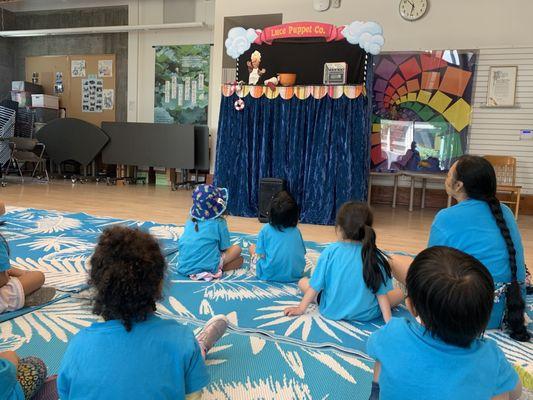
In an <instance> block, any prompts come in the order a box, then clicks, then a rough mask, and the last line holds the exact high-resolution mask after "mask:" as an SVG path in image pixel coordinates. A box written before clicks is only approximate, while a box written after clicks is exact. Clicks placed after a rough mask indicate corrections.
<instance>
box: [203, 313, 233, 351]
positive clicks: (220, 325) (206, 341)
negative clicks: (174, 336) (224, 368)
mask: <svg viewBox="0 0 533 400" xmlns="http://www.w3.org/2000/svg"><path fill="white" fill-rule="evenodd" d="M228 323H229V322H228V319H227V318H226V316H225V315H215V316H214V317H213V318H211V319H210V320H209V321H207V323H206V324H205V327H204V329H202V331H201V332H200V333H199V334H198V336H196V340H198V343H199V344H200V348H201V349H202V354H203V356H204V357H205V355H206V354H207V352H208V351H209V350H211V348H212V347H213V346H214V344H215V343H216V342H217V340H219V339H220V338H221V337H222V335H224V333H225V332H226V329H227V328H228Z"/></svg>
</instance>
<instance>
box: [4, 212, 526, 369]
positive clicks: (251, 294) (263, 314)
mask: <svg viewBox="0 0 533 400" xmlns="http://www.w3.org/2000/svg"><path fill="white" fill-rule="evenodd" d="M5 220H6V225H5V226H4V227H3V228H2V232H3V233H4V234H5V235H6V237H7V238H8V240H9V244H10V248H11V250H12V253H11V258H12V263H13V265H14V266H17V267H20V268H24V269H38V270H41V271H43V272H44V273H45V274H46V277H47V282H48V283H47V284H51V285H52V286H55V287H56V288H59V289H61V290H66V291H69V292H71V293H74V292H77V291H80V290H81V289H83V288H84V287H86V280H87V268H88V265H89V258H90V256H91V254H92V251H93V249H94V246H95V244H96V241H97V238H98V235H99V234H100V233H101V231H102V230H103V229H105V228H106V227H108V226H112V225H115V224H123V225H128V226H132V227H138V228H140V229H143V230H145V231H147V232H150V233H151V234H153V235H154V236H155V237H156V238H158V240H159V241H160V243H161V247H162V248H163V251H164V252H165V253H166V254H168V257H167V260H168V263H169V271H168V277H167V281H166V284H165V296H164V300H163V301H162V302H161V303H160V305H159V306H158V310H159V313H160V314H161V315H165V316H169V317H180V318H186V319H187V320H188V321H191V322H201V321H206V320H207V319H209V318H210V317H211V316H212V315H213V314H219V313H222V314H226V315H227V316H228V318H229V319H230V321H231V322H232V326H233V327H234V329H235V330H236V331H237V332H240V333H254V334H264V335H269V336H271V337H273V338H275V339H276V340H277V342H278V343H284V344H287V345H289V344H293V345H299V346H304V347H305V348H306V349H315V350H318V349H325V348H335V349H339V350H341V351H343V352H344V353H345V354H354V355H358V356H360V357H363V358H367V356H366V354H365V345H366V340H367V337H368V336H369V335H370V334H371V333H372V332H373V331H375V330H376V329H378V328H379V326H381V325H382V324H383V321H382V320H376V321H372V322H369V323H348V322H344V321H340V322H338V321H331V320H328V319H325V318H323V317H322V316H320V314H319V313H318V311H317V310H316V306H313V305H311V306H310V308H309V309H308V312H307V313H306V314H305V315H303V316H300V317H285V316H284V315H283V309H284V308H285V307H287V306H291V305H296V304H297V303H298V302H299V300H300V297H301V295H300V294H299V293H298V290H297V287H296V285H295V284H280V283H267V282H261V281H258V280H257V279H256V277H255V274H254V271H252V270H251V269H250V264H249V252H248V248H249V245H250V244H251V243H254V242H255V240H256V236H255V235H247V234H237V233H233V234H232V235H231V241H232V243H233V244H238V245H240V246H241V247H242V249H243V257H244V259H245V264H244V266H243V268H241V269H239V270H237V271H234V272H232V273H230V274H226V275H225V276H224V277H223V279H220V280H217V281H214V282H211V283H207V282H194V281H191V280H189V279H188V278H187V277H183V276H180V275H179V274H177V272H176V259H177V253H176V252H175V251H174V250H175V249H176V248H177V241H178V238H179V236H180V234H181V233H182V231H183V228H182V227H180V226H175V225H164V224H157V223H154V222H149V221H136V220H126V221H124V220H120V219H116V218H106V217H94V216H91V215H88V214H84V213H64V212H55V211H44V210H33V209H18V210H14V211H11V212H9V213H8V214H7V215H6V217H5ZM306 247H307V255H306V260H307V265H306V268H305V273H306V274H307V275H309V274H310V273H311V271H312V269H313V268H314V266H315V265H316V262H317V260H318V257H319V256H320V253H321V251H322V250H323V249H324V248H325V247H326V244H319V243H315V242H306ZM397 253H399V254H404V253H402V252H397ZM50 307H53V305H52V306H50ZM28 311H29V310H21V312H28ZM528 314H529V316H530V320H531V319H532V318H533V300H532V297H531V296H530V297H529V298H528ZM394 315H395V316H406V315H408V314H407V311H406V310H405V309H403V308H401V307H400V308H398V309H397V310H395V311H394ZM531 327H532V325H531V324H530V328H531ZM487 337H489V338H491V339H494V340H496V341H497V342H498V344H500V346H501V347H502V349H503V350H504V351H505V353H506V355H507V356H508V357H509V358H510V359H512V360H513V362H516V363H518V364H520V365H523V366H529V367H531V365H532V364H533V363H532V361H531V360H533V345H531V344H530V343H526V344H523V343H517V342H515V341H513V340H511V339H509V338H508V337H507V336H506V335H505V334H503V333H501V332H498V331H490V332H488V333H487Z"/></svg>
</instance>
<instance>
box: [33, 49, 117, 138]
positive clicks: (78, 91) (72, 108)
mask: <svg viewBox="0 0 533 400" xmlns="http://www.w3.org/2000/svg"><path fill="white" fill-rule="evenodd" d="M77 60H84V61H85V76H72V75H73V74H72V70H71V66H72V61H77ZM104 60H107V61H110V62H111V64H112V68H111V70H110V71H107V73H106V74H105V76H99V71H98V69H99V61H104ZM34 72H37V73H39V84H41V85H42V86H43V88H44V91H45V94H50V95H56V94H55V93H54V85H55V82H56V74H57V73H58V72H61V73H62V74H63V90H64V91H63V93H62V94H58V97H59V98H60V107H64V108H66V110H67V117H69V118H78V119H81V120H84V121H87V122H90V123H92V124H94V125H96V126H98V127H100V126H101V124H102V122H104V121H107V122H115V120H116V104H115V103H116V57H115V55H114V54H81V55H69V56H40V57H26V80H27V81H30V82H31V78H32V75H33V73H34ZM109 75H110V76H109ZM84 80H89V81H91V80H93V81H98V80H102V85H101V86H99V87H101V89H102V90H106V92H108V91H109V89H111V90H113V94H114V96H113V108H112V109H104V110H102V111H101V112H87V111H84V110H83V87H82V86H83V83H84V82H83V81H84Z"/></svg>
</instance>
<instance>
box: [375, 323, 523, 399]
mask: <svg viewBox="0 0 533 400" xmlns="http://www.w3.org/2000/svg"><path fill="white" fill-rule="evenodd" d="M366 348H367V353H368V355H369V356H370V357H372V358H374V359H375V360H377V361H379V362H380V363H381V374H380V376H379V386H380V397H379V398H380V399H381V400H403V399H405V400H412V399H424V400H449V399H454V400H473V399H475V400H490V399H491V398H492V397H494V396H497V395H500V394H502V393H506V392H509V391H510V390H513V389H514V388H515V386H516V384H517V383H518V375H517V373H516V372H515V370H514V369H513V367H512V366H511V364H509V362H508V361H507V360H506V359H505V355H504V354H503V352H502V351H501V350H500V349H499V347H498V346H497V345H496V343H494V342H493V341H491V340H484V339H477V340H474V341H473V342H472V344H471V345H470V347H469V348H462V347H458V346H453V345H450V344H447V343H444V342H443V341H442V340H440V339H437V338H435V337H433V336H431V335H430V333H429V332H427V333H426V332H425V328H424V327H423V326H422V325H420V324H419V323H418V322H416V321H414V320H412V319H409V320H408V319H405V318H391V320H390V321H389V322H388V324H387V325H385V326H384V327H382V328H381V329H380V330H378V331H376V332H374V333H373V334H372V335H371V336H370V338H369V339H368V342H367V346H366Z"/></svg>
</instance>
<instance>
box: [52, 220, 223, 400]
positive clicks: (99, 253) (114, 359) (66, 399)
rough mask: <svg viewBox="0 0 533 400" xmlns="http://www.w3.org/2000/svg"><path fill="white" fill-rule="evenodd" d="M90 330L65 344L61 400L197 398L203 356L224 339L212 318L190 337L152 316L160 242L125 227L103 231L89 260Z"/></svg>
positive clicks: (159, 279)
mask: <svg viewBox="0 0 533 400" xmlns="http://www.w3.org/2000/svg"><path fill="white" fill-rule="evenodd" d="M90 263H91V272H90V280H89V284H90V286H91V287H92V288H93V289H94V290H95V298H94V306H93V313H94V314H96V315H99V316H101V317H102V318H103V320H104V322H96V323H93V324H92V325H91V326H90V327H88V328H86V329H84V330H82V331H80V332H79V333H78V334H77V335H76V336H75V337H74V338H73V339H72V340H71V341H70V343H69V345H68V348H67V351H66V353H65V355H64V357H63V360H62V362H61V367H60V371H59V376H58V380H57V385H58V392H59V397H60V398H61V399H62V400H74V399H79V400H81V399H83V400H96V399H98V400H111V399H113V400H122V399H124V400H126V399H128V400H131V399H161V400H165V399H167V400H171V399H191V398H195V399H197V398H200V397H201V390H202V388H204V387H205V386H206V385H207V384H208V383H209V377H208V375H207V371H206V366H205V363H204V357H205V354H206V353H207V352H208V351H209V349H210V348H211V347H212V346H213V344H214V343H215V342H216V341H217V340H218V339H219V338H220V337H221V336H222V335H223V334H224V332H225V330H226V328H227V320H226V318H225V317H224V316H216V317H214V318H212V319H211V320H210V321H208V322H207V323H206V326H205V328H204V329H203V331H202V332H200V334H199V335H198V336H197V337H196V338H195V337H194V335H193V332H192V331H191V329H190V328H189V327H187V326H184V325H182V324H180V323H178V322H177V321H175V320H172V319H162V318H159V317H158V316H156V315H155V311H156V301H157V300H158V299H160V298H161V294H162V290H163V279H164V276H165V272H166V262H165V258H164V256H163V254H162V253H161V250H160V248H159V245H158V243H157V241H156V240H155V239H154V238H153V237H152V236H150V235H149V234H147V233H144V232H141V231H140V230H136V229H130V228H127V227H121V226H115V227H112V228H108V229H106V230H105V231H104V232H103V233H102V235H101V236H100V239H99V241H98V245H97V247H96V250H95V252H94V254H93V256H92V258H91V261H90Z"/></svg>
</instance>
